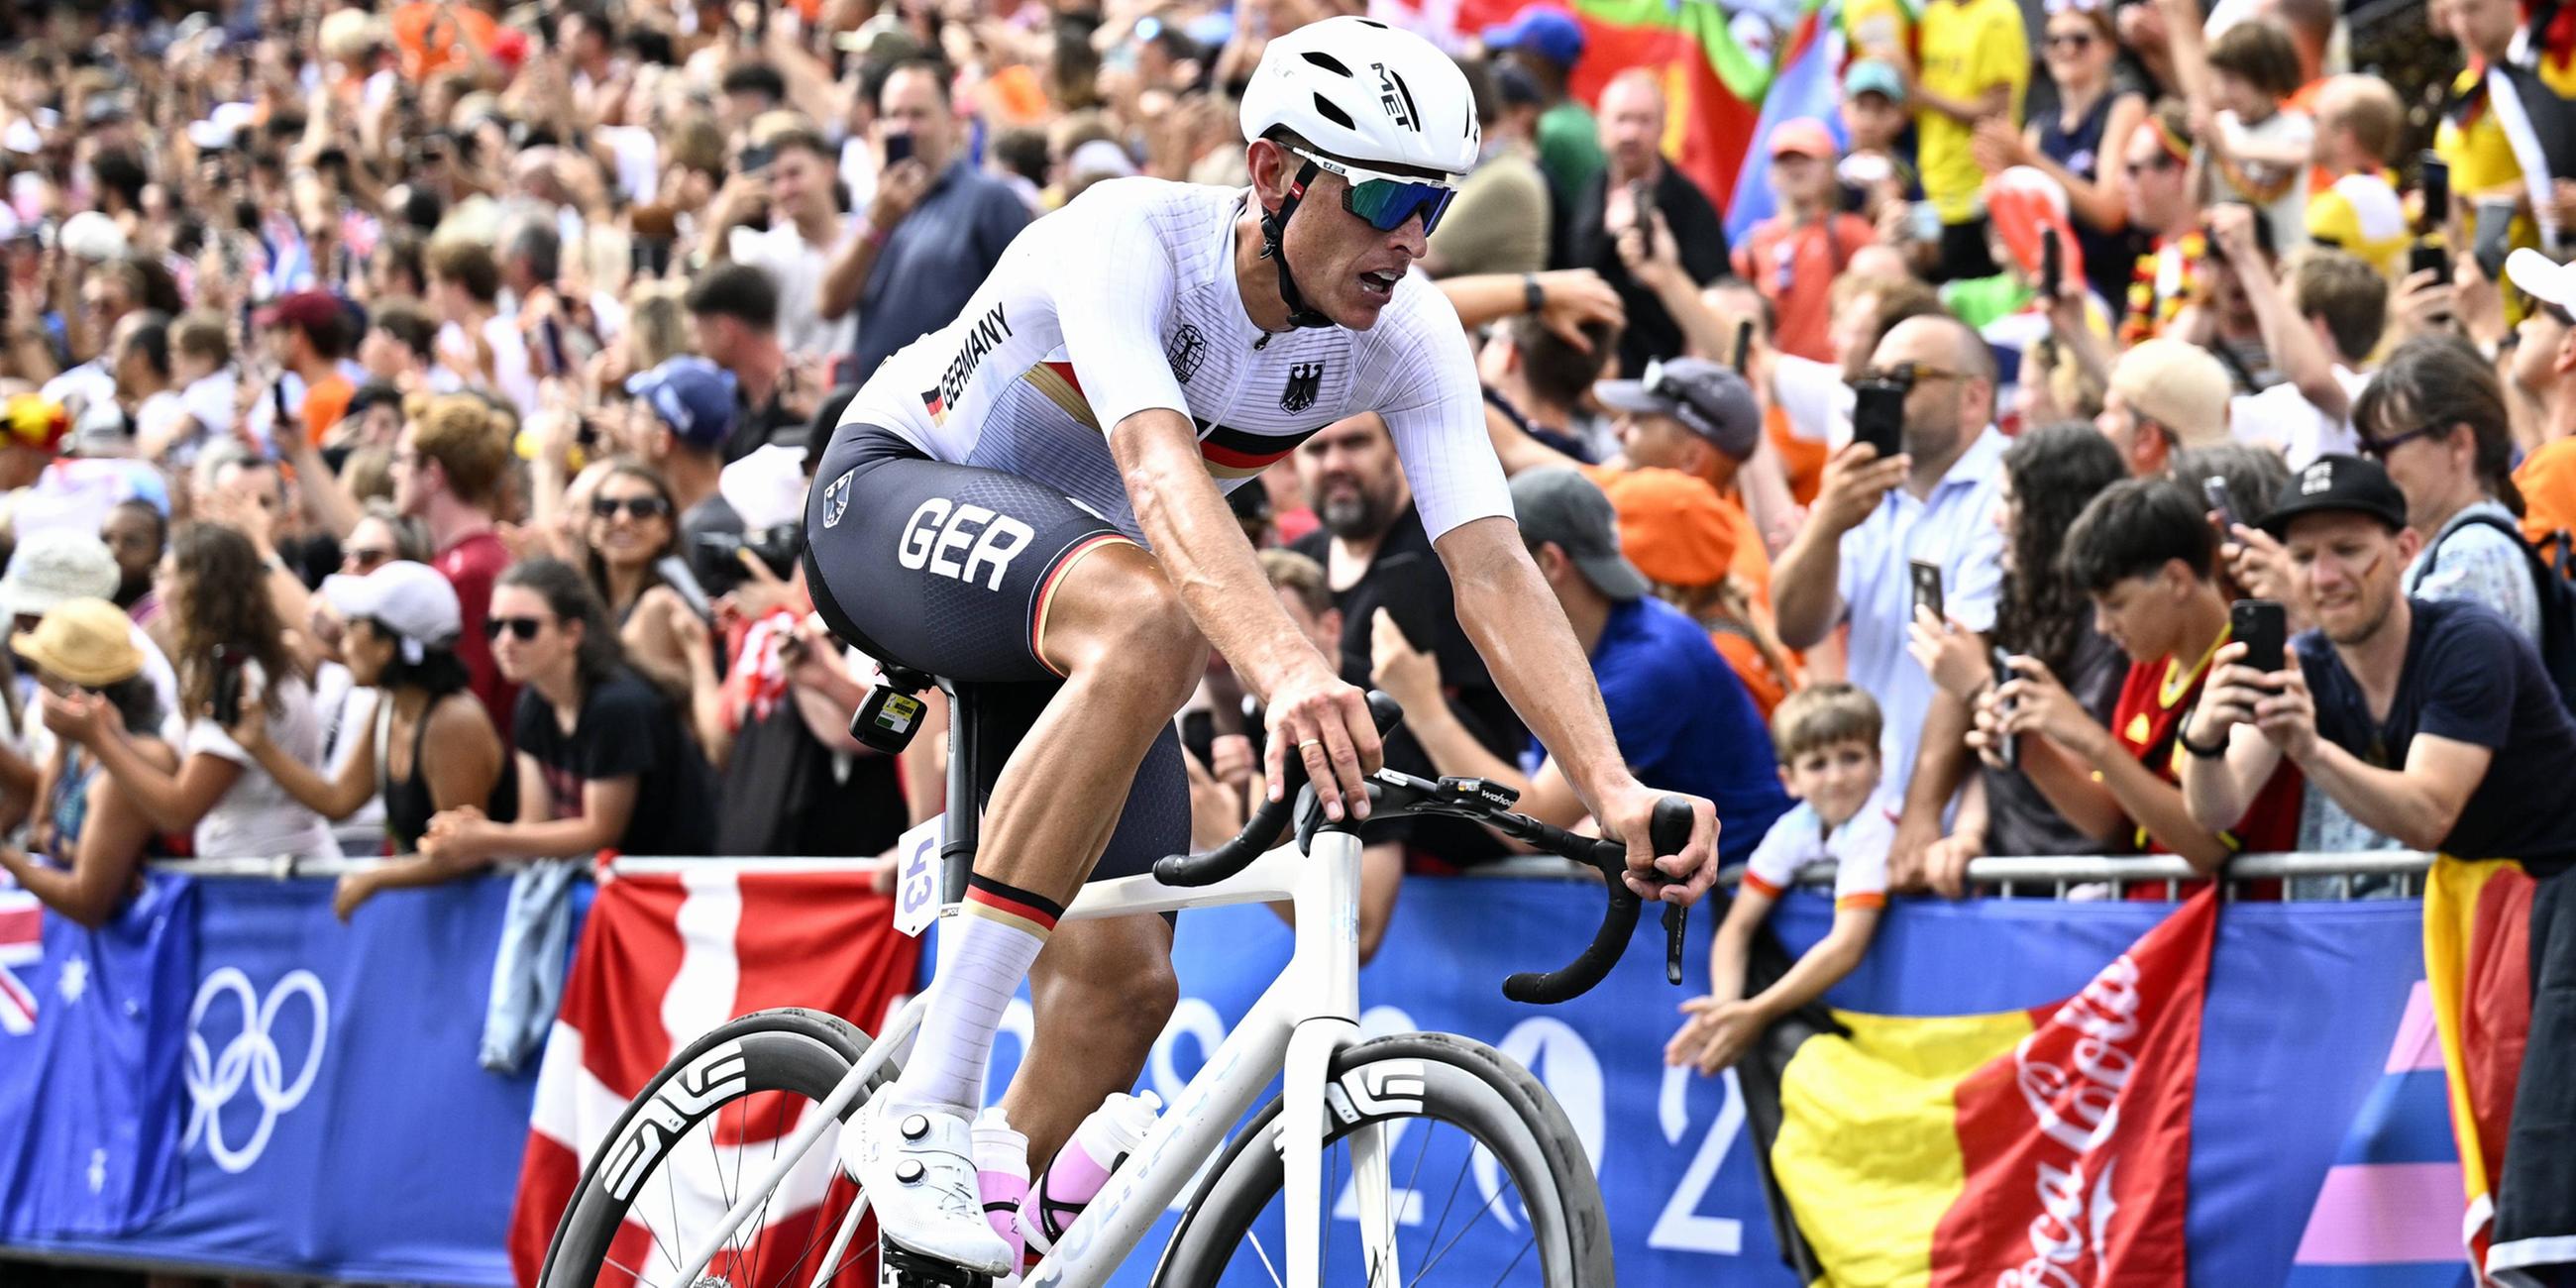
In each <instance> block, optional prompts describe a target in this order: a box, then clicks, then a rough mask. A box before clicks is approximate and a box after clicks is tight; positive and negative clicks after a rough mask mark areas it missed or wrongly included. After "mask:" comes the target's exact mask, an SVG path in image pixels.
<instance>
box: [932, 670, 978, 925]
mask: <svg viewBox="0 0 2576 1288" xmlns="http://www.w3.org/2000/svg"><path fill="white" fill-rule="evenodd" d="M939 683H940V687H941V688H942V689H944V690H946V691H947V693H948V825H947V829H946V832H947V834H946V835H945V836H943V837H941V838H940V842H939V865H940V872H941V874H942V876H943V877H945V886H946V888H945V889H944V890H942V891H941V892H940V896H939V899H940V903H941V904H942V906H947V907H954V906H956V905H957V904H961V903H964V902H965V901H966V877H967V875H968V874H969V873H971V872H973V871H974V870H975V844H976V841H977V840H978V839H979V837H980V836H981V833H982V825H983V816H984V811H983V810H982V809H981V808H980V807H979V805H978V802H977V801H976V799H975V784H976V782H977V781H978V779H979V777H980V775H979V774H978V772H977V769H978V765H979V763H980V761H981V759H982V755H981V753H982V748H981V747H979V746H978V745H977V742H978V739H977V738H976V736H975V735H976V731H977V730H978V729H979V728H981V726H982V722H981V721H978V720H977V719H976V718H975V710H976V707H977V706H978V705H980V700H979V699H978V697H977V696H976V688H975V686H974V685H971V684H954V683H951V682H949V681H946V680H942V681H940V682H939Z"/></svg>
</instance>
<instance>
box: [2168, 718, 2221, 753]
mask: <svg viewBox="0 0 2576 1288" xmlns="http://www.w3.org/2000/svg"><path fill="white" fill-rule="evenodd" d="M2174 743H2175V745H2177V746H2179V747H2181V748H2182V749H2183V750H2184V751H2187V752H2190V753H2191V754H2192V755H2193V756H2194V757H2195V758H2197V759H2200V760H2216V759H2218V758H2219V757H2221V756H2224V755H2226V754H2227V740H2226V739H2225V738H2221V739H2219V740H2218V745H2216V746H2214V747H2205V746H2202V745H2201V744H2199V743H2196V742H2193V741H2192V740H2191V718H2190V717H2188V716H2186V717H2184V718H2183V722H2182V723H2181V724H2180V725H2177V726H2175V728H2174Z"/></svg>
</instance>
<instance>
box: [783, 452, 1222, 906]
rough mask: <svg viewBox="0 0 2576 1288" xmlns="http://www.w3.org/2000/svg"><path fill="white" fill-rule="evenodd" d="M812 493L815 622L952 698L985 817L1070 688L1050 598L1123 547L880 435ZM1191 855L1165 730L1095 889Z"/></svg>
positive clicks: (1006, 485)
mask: <svg viewBox="0 0 2576 1288" xmlns="http://www.w3.org/2000/svg"><path fill="white" fill-rule="evenodd" d="M814 480H815V488H814V491H813V493H812V495H811V496H810V497H809V498H808V499H807V502H806V512H805V532H806V540H805V582H806V588H807V590H808V591H809V592H811V594H812V595H813V598H814V608H815V611H816V612H819V613H821V614H822V615H823V620H824V621H825V622H826V623H828V624H830V626H831V627H832V630H833V631H834V633H836V634H838V635H839V636H840V637H841V638H842V639H843V640H846V641H848V642H849V643H850V644H851V645H853V646H855V647H857V648H858V649H860V650H861V651H863V652H865V653H867V654H868V655H869V656H870V657H874V658H876V659H878V660H880V661H883V662H888V663H892V664H895V665H899V666H905V667H910V668H912V669H913V670H916V671H921V672H925V673H927V674H930V675H935V676H940V677H942V678H944V679H947V680H949V681H951V682H952V683H954V684H955V685H956V686H957V687H958V690H959V710H960V712H961V713H962V714H964V715H965V716H966V717H967V718H968V721H969V724H968V729H967V736H968V737H969V738H970V739H972V740H973V745H974V758H975V762H976V769H977V777H978V779H979V780H980V781H978V782H977V784H976V795H977V804H978V805H979V806H981V805H983V804H985V803H987V802H989V801H990V800H991V798H992V793H993V784H994V782H995V781H996V780H998V779H999V778H1000V776H1001V772H1002V767H1003V766H1004V765H1006V764H1008V763H1009V761H1010V757H1011V755H1012V754H1013V753H1014V752H1015V751H1016V750H1017V749H1018V747H1019V744H1020V740H1021V739H1022V738H1024V737H1026V736H1027V734H1028V731H1029V728H1030V726H1032V725H1034V724H1035V723H1036V722H1037V718H1038V716H1039V715H1040V714H1041V713H1042V712H1044V711H1045V710H1046V705H1047V703H1048V702H1049V701H1050V700H1052V699H1053V698H1054V697H1055V695H1056V692H1057V691H1058V690H1059V689H1061V688H1062V687H1063V684H1064V680H1063V677H1062V676H1060V675H1058V674H1057V673H1056V671H1055V669H1054V668H1053V667H1050V666H1049V665H1047V663H1046V660H1045V658H1044V657H1042V656H1040V654H1039V650H1038V641H1039V636H1040V634H1041V633H1042V631H1043V630H1044V628H1045V625H1046V614H1047V605H1048V597H1049V596H1050V595H1051V594H1052V593H1053V592H1054V589H1055V586H1056V583H1057V582H1058V580H1059V579H1061V578H1062V577H1063V575H1064V573H1065V572H1066V571H1067V570H1068V569H1070V568H1071V567H1072V566H1073V564H1074V562H1075V561H1076V560H1079V559H1081V558H1082V557H1083V556H1084V555H1086V554H1088V553H1090V552H1092V551H1093V550H1096V549H1098V548H1100V547H1101V546H1103V545H1107V544H1110V543H1113V542H1124V541H1127V540H1128V539H1127V537H1126V536H1124V535H1123V534H1121V533H1120V532H1119V531H1118V529H1117V528H1115V527H1113V526H1111V525H1110V524H1109V523H1108V522H1107V521H1106V520H1104V519H1102V518H1101V517H1100V516H1098V515H1095V514H1093V513H1091V512H1090V511H1088V510H1085V509H1083V508H1082V507H1081V506H1078V505H1075V504H1074V503H1073V502H1072V501H1071V500H1070V499H1068V498H1067V497H1066V496H1065V495H1064V494H1063V493H1061V492H1056V491H1053V490H1051V489H1049V488H1047V487H1046V486H1045V485H1044V484H1041V483H1037V482H1034V481H1032V480H1029V479H1025V478H1021V477H1020V476H1018V475H1016V474H1005V473H1003V472H1001V471H999V470H988V469H982V468H979V467H976V466H972V465H951V464H948V463H947V462H944V461H934V460H931V459H930V458H928V457H927V456H924V455H923V454H922V452H921V450H920V449H919V448H916V447H914V446H913V445H912V444H911V443H909V442H907V441H905V440H904V439H903V438H902V437H901V436H899V435H896V434H894V433H892V432H891V431H888V430H884V429H880V428H877V427H875V426H871V425H859V424H852V425H844V426H842V427H841V429H840V430H839V431H838V432H837V433H835V434H833V436H832V442H831V444H830V446H828V447H826V448H825V449H824V450H823V458H822V460H821V462H820V463H819V464H817V465H816V467H815V469H814ZM1130 544H1132V543H1130ZM1189 839H1190V792H1189V777H1188V774H1187V772H1186V771H1185V770H1184V769H1183V768H1182V765H1181V749H1180V739H1179V737H1178V735H1177V734H1176V733H1175V732H1174V731H1173V730H1172V729H1171V728H1170V727H1168V726H1167V727H1165V729H1164V730H1163V733H1162V736H1161V737H1159V738H1157V739H1155V741H1154V745H1153V747H1152V748H1151V749H1150V750H1148V751H1147V752H1146V753H1145V761H1144V764H1143V765H1142V766H1141V767H1140V768H1139V769H1138V770H1137V774H1136V782H1135V785H1134V786H1133V787H1132V788H1130V789H1129V791H1128V795H1127V803H1126V806H1125V808H1124V810H1123V812H1121V814H1120V815H1119V818H1118V827H1117V831H1116V832H1115V834H1113V835H1112V836H1111V837H1110V840H1109V848H1108V850H1107V851H1106V852H1105V853H1103V854H1102V855H1101V858H1100V863H1099V866H1097V867H1096V868H1094V869H1093V870H1092V874H1091V875H1092V879H1093V880H1095V881H1096V880H1102V879H1105V878H1109V877H1122V876H1134V875H1136V874H1138V873H1142V872H1145V871H1147V870H1148V869H1150V868H1151V867H1152V865H1153V862H1154V860H1156V859H1158V858H1161V857H1162V856H1164V855H1166V854H1180V853H1184V852H1186V851H1187V850H1188V848H1189Z"/></svg>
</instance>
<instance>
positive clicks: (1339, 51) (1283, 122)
mask: <svg viewBox="0 0 2576 1288" xmlns="http://www.w3.org/2000/svg"><path fill="white" fill-rule="evenodd" d="M1242 119H1243V137H1244V138H1246V139H1257V138H1260V137H1261V136H1262V135H1264V134H1267V133H1269V132H1270V131H1271V130H1272V129H1273V128H1276V127H1279V126H1286V127H1287V128H1289V129H1291V130H1294V131H1296V133H1297V135H1298V137H1300V138H1302V139H1304V140H1306V142H1308V143H1310V144H1312V145H1314V147H1315V148H1316V149H1317V150H1318V151H1321V152H1324V153H1327V154H1329V155H1331V156H1333V157H1336V158H1339V159H1342V160H1344V161H1354V162H1359V163H1361V164H1362V165H1368V164H1371V163H1374V164H1376V165H1380V166H1387V167H1391V168H1393V169H1394V171H1395V172H1396V173H1399V174H1402V173H1407V172H1411V173H1413V174H1416V175H1418V176H1421V177H1428V176H1429V175H1432V174H1438V175H1450V176H1456V175H1463V174H1465V173H1467V172H1468V171H1469V170H1473V169H1475V168H1476V158H1477V154H1478V153H1479V152H1480V151H1481V150H1482V147H1483V139H1482V137H1481V135H1480V132H1479V131H1478V129H1477V128H1476V98H1475V94H1474V93H1473V92H1472V91H1470V90H1469V89H1468V88H1467V78H1466V76H1465V75H1464V74H1462V73H1460V72H1459V70H1458V64H1456V63H1454V62H1452V61H1450V59H1449V55H1447V54H1444V53H1441V52H1440V50H1439V49H1438V48H1437V47H1435V46H1434V45H1433V44H1432V43H1431V42H1430V41H1427V40H1424V39H1423V38H1422V37H1420V36H1417V35H1414V34H1413V33H1412V32H1409V31H1398V30H1396V29H1395V28H1393V27H1390V26H1388V25H1386V24H1385V23H1382V22H1379V21H1377V20H1376V19H1374V18H1353V17H1342V18H1326V19H1325V20H1323V21H1322V22H1317V23H1309V24H1307V25H1306V26H1303V27H1300V28H1298V29H1297V30H1295V31H1292V32H1290V33H1288V34H1287V35H1285V36H1280V37H1277V38H1276V39H1273V40H1272V41H1271V42H1270V44H1269V46H1268V47H1267V48H1265V49H1264V50H1263V51H1262V53H1261V66H1260V67H1259V68H1257V69H1256V70H1254V72H1253V73H1252V83H1251V84H1250V85H1249V86H1246V87H1245V89H1244V91H1243V116H1242Z"/></svg>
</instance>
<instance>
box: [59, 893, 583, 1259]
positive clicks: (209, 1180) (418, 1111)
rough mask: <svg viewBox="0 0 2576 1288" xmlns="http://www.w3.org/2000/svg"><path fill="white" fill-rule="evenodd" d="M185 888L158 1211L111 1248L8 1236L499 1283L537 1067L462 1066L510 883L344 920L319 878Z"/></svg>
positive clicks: (117, 1252)
mask: <svg viewBox="0 0 2576 1288" xmlns="http://www.w3.org/2000/svg"><path fill="white" fill-rule="evenodd" d="M197 889H198V891H199V896H200V903H201V907H200V916H199V917H198V929H197V931H196V938H197V944H196V969H195V973H194V976H193V978H192V979H190V980H189V981H188V983H187V984H186V986H185V988H184V990H183V991H182V992H181V993H180V995H179V1009H178V1011H177V1013H176V1014H175V1015H174V1016H172V1017H171V1019H172V1024H171V1028H170V1033H171V1034H172V1035H173V1036H174V1037H175V1038H177V1039H178V1040H180V1041H181V1042H183V1043H184V1047H185V1050H186V1051H187V1052H188V1056H187V1060H186V1065H185V1070H184V1076H183V1077H173V1078H172V1080H171V1082H172V1086H171V1088H170V1095H169V1098H168V1101H167V1103H169V1104H171V1105H173V1106H174V1107H175V1108H176V1110H177V1112H178V1113H180V1115H181V1116H182V1120H183V1122H184V1124H185V1126H184V1128H183V1134H182V1137H181V1140H180V1142H179V1155H178V1164H179V1166H178V1172H179V1178H180V1184H179V1191H180V1193H179V1201H178V1204H177V1205H176V1206H175V1207H173V1208H172V1209H170V1210H169V1211H168V1212H166V1213H164V1214H163V1215H162V1216H161V1217H160V1218H159V1219H158V1220H155V1221H153V1222H151V1223H150V1224H148V1225H145V1226H143V1227H141V1228H140V1229H137V1230H134V1231H132V1232H131V1233H129V1234H127V1235H126V1236H125V1237H122V1238H119V1239H116V1240H115V1241H114V1242H112V1243H110V1242H100V1241H94V1240H80V1239H63V1238H53V1239H27V1240H20V1241H19V1242H21V1243H23V1244H24V1245H25V1246H31V1247H38V1248H51V1249H56V1250H63V1251H87V1252H93V1253H97V1254H100V1255H106V1256H113V1257H117V1258H122V1259H133V1260H150V1259H167V1260H171V1261H176V1262H182V1263H189V1264H195V1265H211V1266H225V1267H233V1268H238V1269H241V1270H245V1271H254V1272H257V1271H268V1272H279V1273H292V1274H299V1275H313V1276H321V1277H329V1278H349V1279H365V1280H393V1281H425V1282H434V1283H461V1284H488V1285H496V1286H497V1285H504V1284H507V1283H509V1280H510V1275H509V1267H508V1262H507V1260H506V1258H505V1256H504V1253H503V1241H504V1236H505V1234H506V1231H507V1229H508V1223H509V1217H510V1200H511V1195H512V1193H513V1191H514V1189H515V1187H516V1185H517V1182H518V1171H519V1159H520V1156H521V1154H522V1152H523V1151H524V1150H525V1149H526V1146H527V1135H528V1105H529V1100H530V1097H531V1095H532V1094H533V1091H534V1083H535V1074H534V1072H533V1070H531V1071H530V1072H528V1073H526V1074H524V1075H522V1076H519V1077H515V1078H499V1077H495V1076H493V1075H491V1074H488V1073H486V1072H484V1071H483V1070H482V1069H481V1068H480V1067H478V1066H477V1064H476V1062H475V1052H476V1049H477V1045H478V1043H479V1042H480V1039H481V1037H482V1030H483V1014H484V1001H485V998H486V996H487V993H488V990H489V983H490V978H491V972H492V959H493V953H494V950H495V948H496V946H497V945H498V943H499V938H500V929H501V921H502V909H503V907H504V904H505V902H506V900H507V897H508V893H509V881H508V880H507V879H506V878H480V879H476V880H472V881H466V882H459V883H456V884H453V885H448V886H442V887H438V888H435V889H429V890H421V891H399V892H393V893H388V894H384V895H380V896H378V897H377V898H375V899H374V900H372V901H370V902H369V903H368V904H366V905H365V906H364V907H363V908H361V909H360V910H359V911H358V914H357V916H356V918H355V919H354V921H353V922H351V923H350V924H348V925H342V924H341V923H340V922H339V921H338V920H337V919H335V918H334V917H333V916H332V913H331V889H332V883H331V882H329V881H324V880H294V881H204V882H200V883H197ZM584 890H585V891H586V890H587V887H584ZM585 903H586V899H585ZM69 1092H70V1089H68V1088H65V1089H62V1090H61V1091H60V1092H59V1093H58V1094H57V1095H56V1096H55V1097H53V1098H51V1099H50V1100H49V1102H48V1109H47V1110H46V1112H51V1111H52V1110H51V1106H54V1105H60V1104H62V1103H64V1102H65V1100H66V1099H67V1098H68V1097H69ZM56 1179H57V1181H58V1180H59V1178H56Z"/></svg>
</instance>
